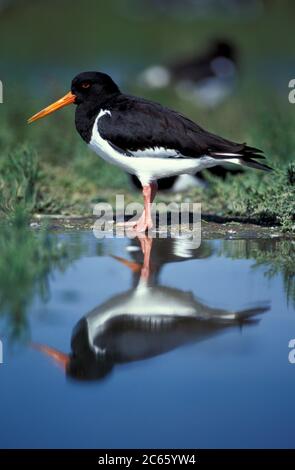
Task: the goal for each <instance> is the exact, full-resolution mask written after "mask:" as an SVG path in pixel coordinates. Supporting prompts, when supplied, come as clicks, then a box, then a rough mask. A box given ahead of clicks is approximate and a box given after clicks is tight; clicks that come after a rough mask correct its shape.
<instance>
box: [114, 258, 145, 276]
mask: <svg viewBox="0 0 295 470" xmlns="http://www.w3.org/2000/svg"><path fill="white" fill-rule="evenodd" d="M111 257H112V258H113V259H116V260H117V261H119V263H122V264H124V266H127V267H128V268H130V269H131V271H132V272H134V273H138V272H139V271H140V270H141V268H142V266H141V264H139V263H134V262H133V261H129V260H128V259H125V258H121V256H115V255H111Z"/></svg>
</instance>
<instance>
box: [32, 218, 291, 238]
mask: <svg viewBox="0 0 295 470" xmlns="http://www.w3.org/2000/svg"><path fill="white" fill-rule="evenodd" d="M190 216H191V217H190V220H191V219H192V214H190ZM122 218H123V216H122ZM125 220H127V219H126V218H125ZM97 221H98V217H97V216H78V215H71V216H63V215H40V214H36V215H34V217H33V218H32V221H31V227H32V228H35V229H38V228H41V227H44V226H47V227H48V228H49V229H50V230H54V231H64V230H71V231H72V230H77V231H81V230H83V231H84V230H92V229H93V228H94V227H95V225H96V224H97ZM191 227H192V226H191V225H190V226H189V225H186V226H183V228H182V233H187V232H189V231H190V230H191ZM114 228H116V229H117V230H122V228H121V227H120V228H119V226H118V225H116V220H113V219H111V218H109V219H108V220H107V223H106V225H105V230H106V231H107V232H108V233H110V232H112V231H114ZM164 230H165V227H163V226H161V223H159V220H158V218H157V226H156V229H155V230H154V232H157V233H159V234H161V233H163V231H164ZM201 231H202V238H203V239H208V240H210V239H217V238H221V239H252V238H253V239H256V238H264V239H273V238H276V239H284V240H288V239H290V240H294V239H295V234H294V233H286V232H283V231H282V229H281V228H280V227H277V226H276V227H271V226H261V225H257V224H254V223H249V222H247V221H245V220H243V219H239V218H235V219H226V218H222V217H219V216H214V215H203V216H202V220H201ZM178 232H179V225H178V224H173V223H171V217H168V233H169V234H172V235H173V234H176V233H178Z"/></svg>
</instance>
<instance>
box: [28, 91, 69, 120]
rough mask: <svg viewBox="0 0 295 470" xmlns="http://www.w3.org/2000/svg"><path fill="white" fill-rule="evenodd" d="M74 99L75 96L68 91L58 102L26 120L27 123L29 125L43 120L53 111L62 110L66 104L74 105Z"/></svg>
mask: <svg viewBox="0 0 295 470" xmlns="http://www.w3.org/2000/svg"><path fill="white" fill-rule="evenodd" d="M75 99H76V96H75V95H73V93H72V92H71V91H69V93H67V94H66V95H65V96H63V97H62V98H60V99H59V100H58V101H55V103H52V104H50V105H49V106H47V108H44V109H42V111H40V112H39V113H37V114H34V116H32V117H30V119H28V123H29V124H30V123H31V122H34V121H37V119H40V118H43V117H45V116H47V114H51V113H53V112H54V111H57V110H58V109H59V108H63V107H64V106H68V104H72V103H74V102H75Z"/></svg>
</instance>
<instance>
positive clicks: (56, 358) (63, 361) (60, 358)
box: [31, 343, 70, 370]
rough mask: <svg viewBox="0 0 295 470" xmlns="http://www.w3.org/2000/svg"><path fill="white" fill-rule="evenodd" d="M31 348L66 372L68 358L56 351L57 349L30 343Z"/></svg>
mask: <svg viewBox="0 0 295 470" xmlns="http://www.w3.org/2000/svg"><path fill="white" fill-rule="evenodd" d="M31 346H32V348H34V349H36V350H37V351H41V352H42V353H43V354H45V355H46V356H49V357H50V358H51V359H52V360H53V362H55V364H57V365H58V366H59V367H61V368H62V369H63V370H66V368H67V365H68V363H69V361H70V358H69V356H68V355H67V354H64V353H62V352H61V351H58V350H57V349H54V348H51V347H50V346H46V345H44V344H38V343H31Z"/></svg>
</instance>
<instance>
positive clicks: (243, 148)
mask: <svg viewBox="0 0 295 470" xmlns="http://www.w3.org/2000/svg"><path fill="white" fill-rule="evenodd" d="M210 156H212V157H214V158H216V159H220V163H222V160H223V161H225V162H226V163H230V162H231V160H232V163H236V164H239V165H243V166H248V167H250V168H256V169H257V170H263V171H272V168H271V167H270V166H268V165H266V164H265V163H261V162H257V161H256V160H257V159H259V160H261V159H265V156H264V155H263V151H262V150H260V149H257V148H255V147H250V146H249V145H246V144H236V143H234V142H229V141H226V142H225V143H224V145H219V148H218V150H217V149H214V150H212V151H211V152H210Z"/></svg>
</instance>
